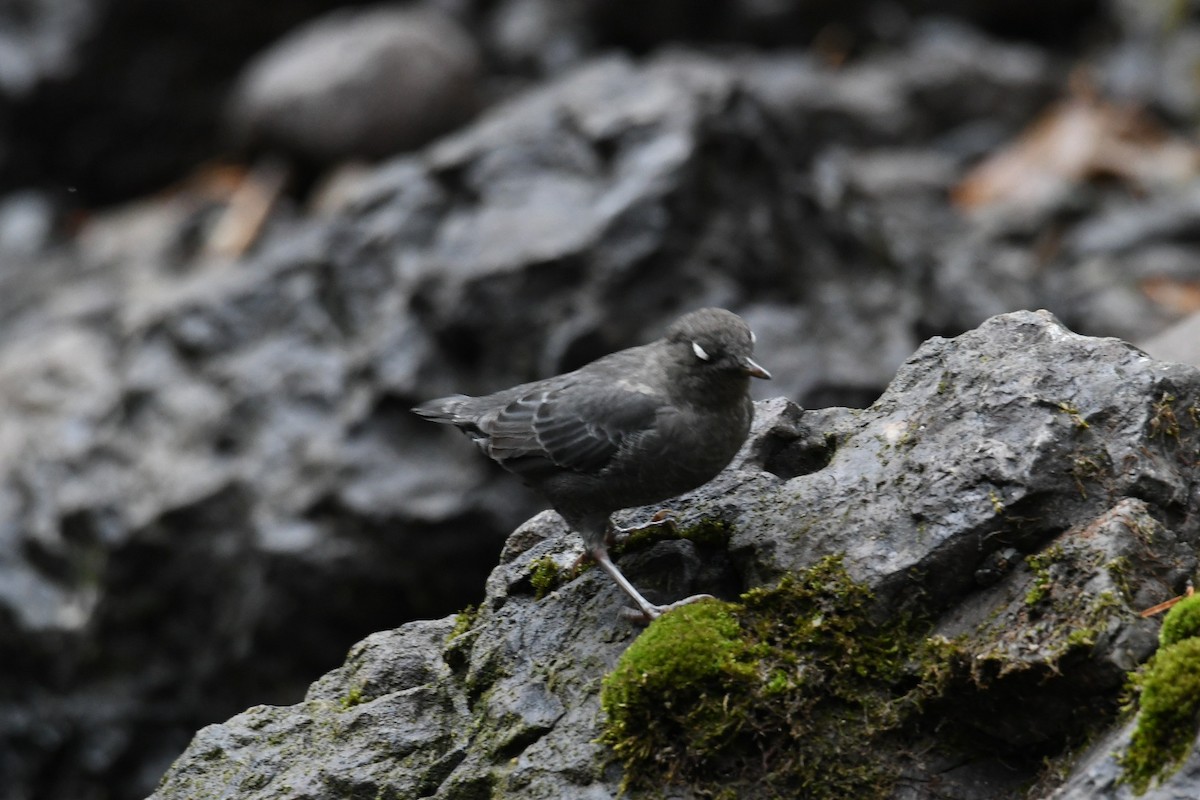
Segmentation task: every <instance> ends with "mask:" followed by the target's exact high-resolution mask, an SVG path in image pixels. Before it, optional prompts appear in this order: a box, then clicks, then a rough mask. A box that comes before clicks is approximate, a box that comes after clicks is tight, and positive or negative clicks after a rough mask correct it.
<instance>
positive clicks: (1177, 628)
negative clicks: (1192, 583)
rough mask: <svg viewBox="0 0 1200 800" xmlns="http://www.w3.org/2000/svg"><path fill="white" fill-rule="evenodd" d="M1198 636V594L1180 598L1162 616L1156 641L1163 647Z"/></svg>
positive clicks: (1199, 613)
mask: <svg viewBox="0 0 1200 800" xmlns="http://www.w3.org/2000/svg"><path fill="white" fill-rule="evenodd" d="M1194 636H1200V594H1196V595H1192V596H1191V597H1188V598H1185V599H1183V600H1180V601H1179V602H1178V603H1176V604H1175V605H1174V606H1172V607H1171V610H1170V611H1168V612H1167V616H1165V617H1164V618H1163V624H1162V629H1161V630H1159V632H1158V641H1159V643H1160V644H1161V645H1162V646H1163V647H1169V646H1171V645H1173V644H1175V643H1176V642H1181V641H1183V640H1184V639H1190V638H1192V637H1194Z"/></svg>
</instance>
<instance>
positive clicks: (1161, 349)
mask: <svg viewBox="0 0 1200 800" xmlns="http://www.w3.org/2000/svg"><path fill="white" fill-rule="evenodd" d="M1141 348H1142V349H1143V350H1145V351H1146V352H1147V353H1149V354H1150V355H1151V356H1153V357H1154V358H1157V359H1158V360H1160V361H1178V362H1179V363H1181V364H1191V365H1192V366H1193V367H1200V313H1195V314H1192V315H1191V316H1189V317H1185V318H1184V319H1183V320H1182V321H1181V322H1178V323H1176V324H1175V325H1172V326H1171V327H1170V328H1167V329H1166V330H1164V331H1162V332H1160V333H1159V334H1157V335H1155V336H1152V337H1150V338H1149V339H1145V340H1144V341H1142V342H1141Z"/></svg>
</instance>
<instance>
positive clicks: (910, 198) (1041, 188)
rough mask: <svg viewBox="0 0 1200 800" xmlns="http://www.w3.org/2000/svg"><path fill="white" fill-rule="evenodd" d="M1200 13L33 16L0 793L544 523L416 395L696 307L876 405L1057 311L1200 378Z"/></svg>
mask: <svg viewBox="0 0 1200 800" xmlns="http://www.w3.org/2000/svg"><path fill="white" fill-rule="evenodd" d="M1198 112H1200V9H1197V7H1196V4H1194V3H1191V2H1186V1H1185V0H1038V2H1029V1H1026V0H839V1H838V2H832V1H829V0H795V1H794V2H788V1H787V0H712V1H711V2H706V3H696V2H688V1H687V0H636V1H634V0H428V1H427V2H423V3H422V2H416V3H391V4H382V5H381V4H370V5H367V4H360V3H346V2H333V1H332V0H261V2H257V3H250V4H248V3H244V2H241V1H240V0H237V1H235V0H204V2H201V1H200V0H0V800H35V799H36V800H67V799H68V798H69V799H70V800H109V799H111V800H132V799H133V798H140V797H144V796H145V795H146V794H148V793H149V791H150V790H151V789H152V787H153V786H154V784H155V783H156V781H157V780H158V777H159V776H160V775H161V774H162V772H163V771H164V770H165V768H166V767H167V765H168V764H169V763H170V761H171V760H172V759H173V758H174V757H175V756H176V755H178V754H179V753H180V752H181V751H182V749H183V747H184V746H185V745H186V743H187V742H188V740H189V739H190V737H191V735H192V733H193V732H194V731H195V730H196V729H197V728H199V727H201V726H203V725H205V724H207V723H209V722H214V721H218V720H223V719H225V718H226V717H228V716H230V715H232V714H234V713H236V712H238V711H240V710H242V709H243V708H245V707H247V706H250V705H253V704H257V703H292V702H296V701H297V700H299V699H300V698H301V697H302V696H303V692H304V690H305V688H306V687H307V685H308V684H309V683H310V682H311V681H313V680H315V679H316V678H317V677H318V676H319V675H320V674H321V673H322V672H324V671H326V670H328V669H331V668H332V667H334V666H336V665H337V664H338V663H340V661H341V659H342V657H343V655H344V654H345V652H346V649H347V648H348V647H349V646H350V645H351V644H352V643H353V642H355V641H356V640H358V639H359V638H361V637H362V636H364V635H366V634H367V633H369V632H371V631H374V630H379V629H383V628H390V627H395V626H397V625H400V624H402V623H403V622H405V621H407V620H411V619H415V618H428V617H440V616H443V615H445V614H448V613H451V612H454V611H456V610H458V609H460V608H462V607H464V606H466V605H467V604H469V603H473V602H477V601H478V600H479V599H480V598H482V596H483V583H484V580H485V578H486V576H487V573H488V571H489V570H490V568H491V567H492V565H493V564H494V563H495V560H496V555H497V553H498V551H499V547H500V545H501V544H502V542H503V539H504V536H505V535H506V534H507V533H508V532H509V531H510V530H511V529H512V528H513V527H514V526H515V525H517V524H519V523H520V522H521V521H522V520H524V519H525V518H527V517H528V516H529V515H531V514H532V513H533V512H534V511H536V510H537V509H538V508H540V502H539V501H538V500H537V498H535V497H533V496H532V495H530V494H528V493H527V492H525V490H523V489H522V488H521V487H520V486H519V484H518V483H517V481H516V480H514V479H512V478H511V477H509V476H506V475H503V474H498V473H497V471H496V470H495V469H493V468H492V466H493V465H491V464H490V463H489V462H487V461H486V459H483V458H481V457H479V455H478V454H477V453H476V452H475V450H474V448H472V447H471V445H470V444H469V443H468V442H467V441H466V440H465V439H462V438H461V437H457V436H455V435H454V433H453V432H450V431H446V430H443V429H441V428H440V427H438V426H433V425H429V424H428V423H425V422H422V421H421V420H419V419H417V418H415V417H414V416H412V415H411V414H410V413H409V412H408V409H409V407H410V406H412V405H413V404H415V403H416V402H419V401H421V400H424V399H428V398H430V397H434V396H438V395H441V394H447V393H451V392H456V391H462V392H467V393H483V392H488V391H492V390H495V389H499V388H503V387H505V386H508V385H511V384H513V383H516V382H519V381H524V380H532V379H534V378H538V377H544V376H547V375H550V374H554V373H557V372H560V371H563V370H567V369H571V368H574V367H577V366H580V365H581V364H583V363H585V362H587V361H588V360H590V359H592V358H594V357H596V356H599V355H602V354H604V353H606V352H609V351H611V350H615V349H618V348H621V347H627V346H630V345H633V344H637V343H641V342H644V341H647V340H649V339H652V338H654V337H656V336H657V335H659V334H660V333H661V330H662V328H663V327H664V326H665V324H666V323H667V322H669V321H670V320H671V319H672V318H674V317H675V316H676V315H677V314H678V313H681V312H683V311H686V310H690V309H692V308H696V307H699V306H703V305H721V306H726V307H729V308H732V309H734V310H736V311H738V312H739V313H741V314H743V316H745V317H746V318H747V319H748V320H749V321H750V323H751V324H752V326H753V327H754V328H755V329H756V330H757V334H758V342H759V346H758V355H759V360H760V361H761V363H762V364H764V365H765V366H766V367H767V368H768V369H770V370H771V371H772V372H773V373H774V375H775V378H776V379H775V380H774V381H773V382H771V383H770V384H766V383H765V382H756V383H762V384H763V385H757V386H756V387H755V388H756V390H757V391H759V392H760V395H759V396H760V397H766V396H774V395H786V396H788V397H790V398H791V399H793V400H795V401H797V402H799V403H801V404H802V405H804V406H807V407H823V406H830V405H844V406H858V407H862V406H866V405H869V404H870V403H871V402H872V401H873V400H874V399H875V397H876V396H878V394H879V393H880V392H881V391H882V389H883V388H884V386H886V384H887V382H888V381H889V380H890V378H891V376H892V374H893V373H894V372H895V370H896V367H897V366H898V365H899V364H900V363H901V362H902V361H903V360H904V359H905V358H906V357H907V356H908V355H909V354H910V353H911V352H912V351H913V350H914V349H915V348H916V347H917V346H918V344H919V343H920V342H921V341H923V340H924V339H926V338H927V337H930V336H935V335H940V336H954V335H957V334H959V333H961V332H963V331H965V330H968V329H971V328H973V327H974V326H976V325H978V324H979V323H980V322H981V321H982V320H984V319H986V318H987V317H989V316H991V315H993V314H997V313H1001V312H1004V311H1008V310H1014V309H1020V308H1047V309H1050V310H1051V311H1053V312H1054V313H1055V314H1057V315H1058V316H1059V317H1060V318H1061V319H1062V320H1063V321H1064V322H1065V323H1066V324H1067V325H1069V326H1070V327H1071V328H1072V329H1074V330H1076V331H1078V332H1080V333H1084V334H1089V335H1097V336H1117V337H1122V338H1125V339H1128V340H1130V341H1132V342H1134V343H1136V344H1138V345H1139V346H1142V347H1144V348H1145V349H1147V350H1148V351H1149V352H1151V353H1153V354H1155V355H1156V356H1160V357H1163V358H1168V359H1172V360H1184V361H1188V360H1190V361H1191V363H1197V362H1198V361H1200V344H1198V343H1200V322H1198V321H1197V319H1198V318H1197V317H1196V316H1195V315H1196V313H1197V312H1200V179H1198V177H1197V171H1198V167H1200V151H1198V150H1197V141H1196V126H1197V122H1198V121H1200V114H1198Z"/></svg>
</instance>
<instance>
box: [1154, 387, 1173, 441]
mask: <svg viewBox="0 0 1200 800" xmlns="http://www.w3.org/2000/svg"><path fill="white" fill-rule="evenodd" d="M1174 403H1175V395H1173V394H1167V393H1166V392H1163V395H1162V397H1160V398H1159V399H1158V400H1157V401H1155V402H1154V404H1153V405H1152V406H1151V408H1153V409H1154V416H1153V417H1151V418H1150V438H1151V439H1153V438H1156V437H1158V436H1162V437H1163V438H1167V437H1170V438H1172V439H1178V438H1179V419H1178V418H1177V417H1176V416H1175V406H1174Z"/></svg>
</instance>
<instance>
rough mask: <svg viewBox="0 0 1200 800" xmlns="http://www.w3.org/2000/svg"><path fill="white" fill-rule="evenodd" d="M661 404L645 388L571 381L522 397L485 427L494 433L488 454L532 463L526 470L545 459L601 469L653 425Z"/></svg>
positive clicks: (562, 464) (580, 469) (590, 470)
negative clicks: (631, 388) (625, 444)
mask: <svg viewBox="0 0 1200 800" xmlns="http://www.w3.org/2000/svg"><path fill="white" fill-rule="evenodd" d="M661 405H662V401H661V400H659V399H658V398H656V397H654V396H653V395H650V394H645V393H643V392H636V391H630V390H628V389H622V388H620V387H617V386H609V387H603V388H600V389H599V390H597V389H596V387H588V389H587V391H581V387H579V386H578V384H574V383H571V384H566V385H563V386H559V387H555V388H553V389H541V390H535V391H532V392H529V393H526V394H524V395H521V396H520V397H517V398H515V399H513V400H512V401H510V402H509V403H508V404H507V405H505V406H504V407H503V408H501V409H500V410H499V412H498V413H496V415H495V416H494V417H492V418H490V419H488V420H487V422H486V423H485V424H484V425H483V426H481V427H482V428H483V430H484V432H485V433H486V434H487V435H488V437H489V440H488V444H487V450H488V454H489V455H490V456H491V457H492V458H495V459H496V460H497V461H501V462H510V464H511V466H514V467H515V466H517V465H516V464H515V463H511V462H515V461H518V460H520V461H527V462H528V463H527V464H526V467H527V468H529V469H536V468H537V467H538V464H537V462H538V461H539V460H543V461H548V462H550V464H553V465H554V466H557V467H559V468H562V469H570V470H574V471H576V472H582V473H596V472H600V471H601V470H603V469H604V467H605V466H607V464H608V463H609V461H610V460H611V459H612V457H613V456H614V455H615V454H616V453H617V452H618V451H619V450H620V449H621V447H622V445H623V444H624V443H625V442H627V441H628V440H629V439H630V437H635V436H641V435H644V434H645V433H646V432H647V431H648V430H649V429H651V428H653V426H654V422H655V418H656V415H657V412H658V409H659V408H660V406H661ZM550 464H545V465H544V466H550ZM522 471H525V470H522Z"/></svg>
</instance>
